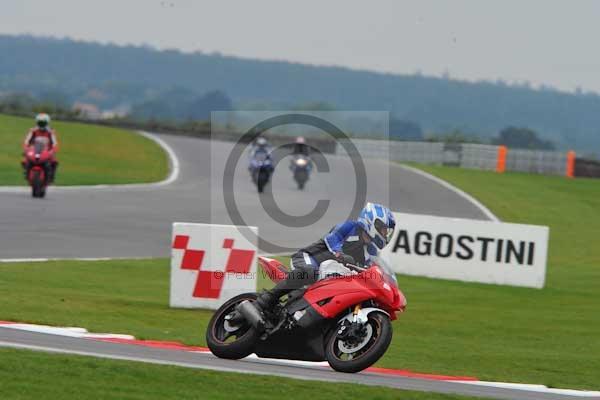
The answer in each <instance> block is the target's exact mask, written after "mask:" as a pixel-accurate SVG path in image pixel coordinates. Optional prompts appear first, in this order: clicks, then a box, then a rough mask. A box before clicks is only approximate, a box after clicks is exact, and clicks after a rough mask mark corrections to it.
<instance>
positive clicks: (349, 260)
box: [335, 251, 356, 265]
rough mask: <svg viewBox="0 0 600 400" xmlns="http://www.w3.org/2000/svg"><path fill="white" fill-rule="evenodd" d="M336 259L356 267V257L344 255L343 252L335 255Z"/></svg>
mask: <svg viewBox="0 0 600 400" xmlns="http://www.w3.org/2000/svg"><path fill="white" fill-rule="evenodd" d="M335 258H336V259H337V261H338V262H340V263H342V264H344V265H346V264H352V265H356V260H354V257H352V256H350V255H348V254H344V253H342V252H339V251H338V252H337V253H335Z"/></svg>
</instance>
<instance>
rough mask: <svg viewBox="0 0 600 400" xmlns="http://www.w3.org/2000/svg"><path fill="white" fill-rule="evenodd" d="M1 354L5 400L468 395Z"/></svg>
mask: <svg viewBox="0 0 600 400" xmlns="http://www.w3.org/2000/svg"><path fill="white" fill-rule="evenodd" d="M0 358H1V359H2V363H0V393H1V394H2V398H3V399H6V400H9V399H10V400H38V399H64V400H68V399H77V400H86V399H90V400H92V399H94V400H95V399H105V400H111V399H114V400H137V399H139V400H142V399H143V400H159V399H160V400H165V399H177V400H184V399H190V400H191V399H194V400H196V399H216V400H219V399H222V400H236V399H239V400H246V399H266V400H269V399H274V400H279V399H281V398H282V396H283V397H285V398H286V399H308V398H310V399H315V400H319V399H333V398H345V399H380V400H386V399H397V398H399V397H401V398H402V399H412V400H425V399H433V400H468V399H471V397H463V396H453V395H443V394H434V393H419V392H411V391H398V390H395V389H389V388H382V387H371V386H362V385H355V384H347V383H339V384H334V383H324V382H310V383H308V382H306V381H300V380H295V379H287V378H280V377H269V376H259V375H248V374H234V373H223V372H213V371H206V370H197V369H189V368H181V367H172V366H164V365H152V364H143V363H135V362H128V361H115V360H106V359H99V358H92V357H79V356H67V355H57V354H47V353H38V352H32V351H25V350H8V349H0Z"/></svg>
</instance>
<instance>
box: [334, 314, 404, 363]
mask: <svg viewBox="0 0 600 400" xmlns="http://www.w3.org/2000/svg"><path fill="white" fill-rule="evenodd" d="M338 326H339V325H338ZM338 326H336V328H335V330H334V331H333V332H332V333H331V334H330V335H329V338H328V340H327V343H326V345H325V357H326V358H327V362H329V365H331V368H333V369H334V370H336V371H339V372H359V371H362V370H363V369H365V368H368V367H370V366H371V365H373V364H375V362H377V360H379V359H380V358H381V356H383V354H384V353H385V352H386V350H387V349H388V347H389V345H390V342H391V341H392V322H391V321H390V318H389V317H388V316H387V315H385V314H383V313H381V312H371V313H370V314H369V315H368V320H367V322H366V323H365V324H364V325H363V329H362V331H361V332H360V334H359V335H356V336H354V337H351V338H348V337H345V338H340V337H339V336H338Z"/></svg>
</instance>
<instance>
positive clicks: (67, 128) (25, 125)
mask: <svg viewBox="0 0 600 400" xmlns="http://www.w3.org/2000/svg"><path fill="white" fill-rule="evenodd" d="M32 125H33V119H31V118H21V117H12V116H6V115H0V185H25V184H26V182H25V180H24V178H23V172H22V168H21V164H20V162H21V158H22V143H23V140H24V138H25V134H26V133H27V132H28V130H29V128H31V126H32ZM52 126H53V128H54V129H56V131H57V133H58V141H59V144H60V149H59V153H58V155H57V158H58V160H59V162H60V166H59V170H58V173H57V178H56V184H57V185H92V184H121V183H143V182H155V181H160V180H162V179H164V178H165V177H166V175H167V171H168V168H169V167H168V159H167V155H166V154H165V152H164V151H163V150H162V149H161V148H160V146H158V145H157V144H156V143H154V142H153V141H152V140H150V139H147V138H145V137H142V136H140V135H137V134H135V133H133V132H130V131H126V130H122V129H115V128H107V127H101V126H95V125H88V124H78V123H71V122H60V121H56V122H54V123H53V124H52Z"/></svg>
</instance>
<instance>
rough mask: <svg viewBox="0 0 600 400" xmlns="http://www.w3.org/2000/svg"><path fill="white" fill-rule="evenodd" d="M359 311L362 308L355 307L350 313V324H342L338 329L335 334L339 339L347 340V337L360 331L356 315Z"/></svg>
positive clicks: (359, 323) (358, 305)
mask: <svg viewBox="0 0 600 400" xmlns="http://www.w3.org/2000/svg"><path fill="white" fill-rule="evenodd" d="M361 309H362V307H361V305H360V304H357V305H355V306H354V310H353V311H352V322H351V323H350V324H348V323H346V322H344V323H342V325H341V326H340V327H339V329H338V332H337V334H338V337H339V338H340V339H345V338H348V336H349V335H353V334H356V331H357V330H359V329H360V326H361V325H362V324H361V322H360V321H359V320H358V315H359V313H360V310H361ZM346 321H348V319H346Z"/></svg>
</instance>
